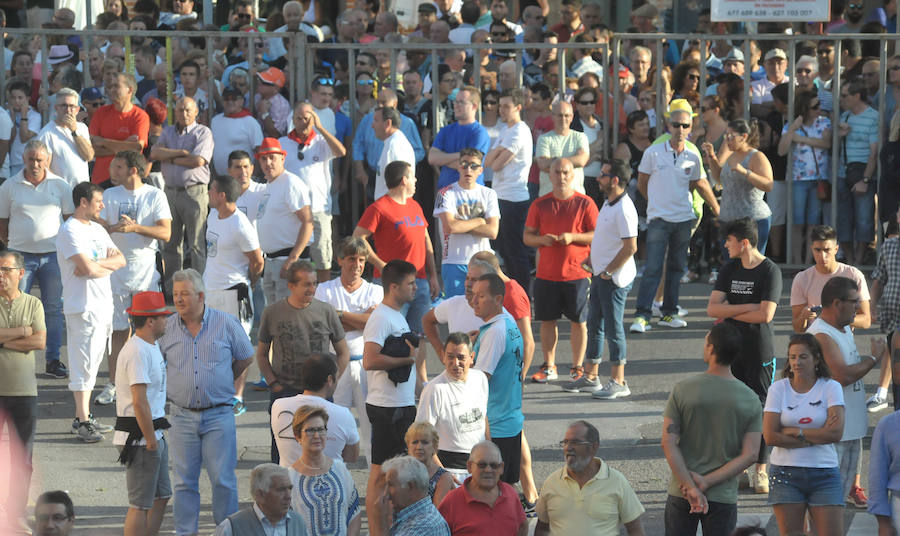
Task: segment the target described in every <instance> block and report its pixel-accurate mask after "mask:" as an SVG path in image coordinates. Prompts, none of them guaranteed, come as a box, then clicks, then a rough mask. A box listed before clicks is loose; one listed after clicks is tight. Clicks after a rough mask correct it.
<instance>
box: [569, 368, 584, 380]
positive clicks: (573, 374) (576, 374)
mask: <svg viewBox="0 0 900 536" xmlns="http://www.w3.org/2000/svg"><path fill="white" fill-rule="evenodd" d="M582 376H584V367H572V368H570V369H569V378H571V379H572V381H573V382H575V381H578V378H581V377H582Z"/></svg>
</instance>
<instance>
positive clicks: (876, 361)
mask: <svg viewBox="0 0 900 536" xmlns="http://www.w3.org/2000/svg"><path fill="white" fill-rule="evenodd" d="M869 357H870V358H872V361H874V362H875V363H878V358H877V357H875V356H874V355H872V354H869Z"/></svg>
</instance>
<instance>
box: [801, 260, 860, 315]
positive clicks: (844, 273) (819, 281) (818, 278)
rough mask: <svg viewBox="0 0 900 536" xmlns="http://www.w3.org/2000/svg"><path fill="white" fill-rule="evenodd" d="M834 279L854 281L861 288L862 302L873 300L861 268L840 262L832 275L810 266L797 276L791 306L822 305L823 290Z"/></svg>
mask: <svg viewBox="0 0 900 536" xmlns="http://www.w3.org/2000/svg"><path fill="white" fill-rule="evenodd" d="M832 277H846V278H849V279H852V280H853V281H855V282H856V285H857V286H858V287H859V299H860V300H862V301H869V300H870V299H871V298H870V296H869V285H868V284H866V277H865V276H864V275H863V273H862V272H860V271H859V268H857V267H855V266H850V265H849V264H844V263H842V262H839V263H837V270H835V271H834V272H832V273H830V274H823V273H820V272H819V271H818V270H816V267H815V266H810V267H809V268H807V269H806V270H803V271H802V272H800V273H798V274H797V275H795V276H794V281H793V282H792V283H791V306H794V305H802V304H806V305H807V306H808V307H814V306H816V305H822V289H823V288H824V287H825V283H827V282H828V280H829V279H831V278H832ZM873 278H874V276H873Z"/></svg>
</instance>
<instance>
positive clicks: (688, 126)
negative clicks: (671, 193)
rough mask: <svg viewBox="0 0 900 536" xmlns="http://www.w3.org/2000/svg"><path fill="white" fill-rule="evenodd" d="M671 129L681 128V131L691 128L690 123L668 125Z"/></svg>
mask: <svg viewBox="0 0 900 536" xmlns="http://www.w3.org/2000/svg"><path fill="white" fill-rule="evenodd" d="M670 124H671V125H672V128H681V129H689V128H691V124H690V123H670Z"/></svg>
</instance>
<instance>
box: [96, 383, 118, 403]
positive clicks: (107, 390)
mask: <svg viewBox="0 0 900 536" xmlns="http://www.w3.org/2000/svg"><path fill="white" fill-rule="evenodd" d="M115 401H116V386H115V385H113V384H111V383H107V384H106V387H104V388H103V391H101V392H100V394H99V395H97V396H95V397H94V404H98V405H101V406H105V405H107V404H112V403H113V402H115Z"/></svg>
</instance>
